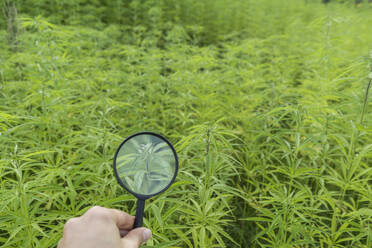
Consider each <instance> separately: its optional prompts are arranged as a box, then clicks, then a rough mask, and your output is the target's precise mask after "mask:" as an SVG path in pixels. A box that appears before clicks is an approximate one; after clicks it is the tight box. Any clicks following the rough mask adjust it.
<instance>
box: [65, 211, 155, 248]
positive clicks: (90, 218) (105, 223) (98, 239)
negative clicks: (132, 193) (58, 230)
mask: <svg viewBox="0 0 372 248" xmlns="http://www.w3.org/2000/svg"><path fill="white" fill-rule="evenodd" d="M133 223H134V216H131V215H129V214H127V213H125V212H122V211H119V210H116V209H109V208H104V207H98V206H95V207H92V208H90V209H89V210H88V211H87V212H86V213H85V214H83V215H82V216H81V217H77V218H72V219H69V220H68V221H67V222H66V224H65V227H64V230H63V237H62V239H61V240H60V241H59V243H58V248H138V247H139V246H140V245H141V244H143V243H144V242H146V241H147V240H148V239H149V238H150V237H151V231H150V230H149V229H147V228H144V227H141V228H135V229H132V228H133Z"/></svg>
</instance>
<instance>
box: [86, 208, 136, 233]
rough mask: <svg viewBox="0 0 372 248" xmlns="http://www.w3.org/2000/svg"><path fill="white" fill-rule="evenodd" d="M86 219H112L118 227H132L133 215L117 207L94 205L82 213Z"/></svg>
mask: <svg viewBox="0 0 372 248" xmlns="http://www.w3.org/2000/svg"><path fill="white" fill-rule="evenodd" d="M83 217H84V218H86V219H91V218H93V219H101V220H104V221H113V222H114V223H115V224H116V226H117V227H118V228H119V229H132V227H133V223H134V216H131V215H129V214H127V213H125V212H122V211H119V210H117V209H111V208H104V207H99V206H95V207H92V208H90V209H89V210H88V211H87V212H86V213H85V214H84V215H83Z"/></svg>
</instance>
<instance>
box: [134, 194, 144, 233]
mask: <svg viewBox="0 0 372 248" xmlns="http://www.w3.org/2000/svg"><path fill="white" fill-rule="evenodd" d="M144 211H145V200H141V199H138V200H137V209H136V219H135V220H134V224H133V228H137V227H141V226H142V220H143V214H144Z"/></svg>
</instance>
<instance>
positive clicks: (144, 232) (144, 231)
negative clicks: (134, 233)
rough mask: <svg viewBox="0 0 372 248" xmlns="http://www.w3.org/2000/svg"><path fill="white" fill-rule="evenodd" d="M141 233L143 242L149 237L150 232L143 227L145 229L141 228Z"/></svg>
mask: <svg viewBox="0 0 372 248" xmlns="http://www.w3.org/2000/svg"><path fill="white" fill-rule="evenodd" d="M142 235H143V240H144V242H146V241H147V240H148V239H149V238H151V236H152V233H151V231H150V230H149V229H145V230H143V233H142Z"/></svg>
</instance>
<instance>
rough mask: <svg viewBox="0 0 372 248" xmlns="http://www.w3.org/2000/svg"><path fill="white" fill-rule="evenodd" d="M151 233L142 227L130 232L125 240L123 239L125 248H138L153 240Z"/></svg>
mask: <svg viewBox="0 0 372 248" xmlns="http://www.w3.org/2000/svg"><path fill="white" fill-rule="evenodd" d="M151 236H152V234H151V231H150V230H149V229H147V228H144V227H140V228H135V229H133V230H132V231H130V232H129V233H128V234H127V235H126V236H125V237H124V238H122V239H121V241H122V244H123V247H125V248H138V247H139V246H140V245H141V244H143V243H145V242H146V241H147V240H149V239H150V238H151Z"/></svg>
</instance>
